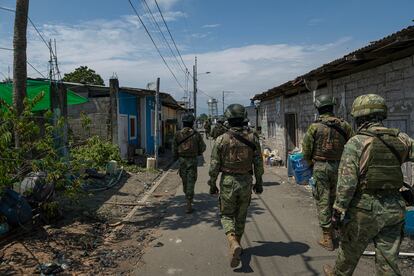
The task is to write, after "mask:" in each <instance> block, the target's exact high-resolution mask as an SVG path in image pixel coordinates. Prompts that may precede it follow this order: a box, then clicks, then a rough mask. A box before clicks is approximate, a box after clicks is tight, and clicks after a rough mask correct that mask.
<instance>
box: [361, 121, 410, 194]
mask: <svg viewBox="0 0 414 276" xmlns="http://www.w3.org/2000/svg"><path fill="white" fill-rule="evenodd" d="M369 132H372V133H375V134H376V135H379V136H380V137H381V138H382V139H383V140H384V141H385V142H386V143H387V144H388V145H390V146H391V147H393V148H394V149H395V150H396V151H397V152H398V153H399V154H400V157H399V158H397V157H396V155H395V154H394V153H393V152H392V151H391V150H390V149H389V148H388V146H387V145H385V144H384V143H383V142H382V141H381V140H380V139H378V138H375V137H374V138H373V139H372V142H371V143H370V144H369V146H368V148H367V150H368V152H366V153H365V155H364V154H363V155H362V156H361V161H362V163H364V162H366V165H364V166H361V173H360V175H361V176H360V180H359V182H360V184H361V188H362V189H363V190H398V189H400V188H401V187H402V186H403V182H404V176H403V173H402V170H401V165H402V164H401V162H400V160H404V156H405V155H406V153H407V147H406V145H404V144H403V143H402V142H401V141H400V140H399V139H398V133H399V131H398V130H397V129H387V128H372V129H370V130H369ZM360 134H363V133H360ZM363 135H364V134H363Z"/></svg>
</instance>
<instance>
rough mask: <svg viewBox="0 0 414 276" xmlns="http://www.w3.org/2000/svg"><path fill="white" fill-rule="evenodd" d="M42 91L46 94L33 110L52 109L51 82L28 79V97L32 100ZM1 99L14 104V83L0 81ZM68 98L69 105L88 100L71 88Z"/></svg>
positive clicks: (68, 91)
mask: <svg viewBox="0 0 414 276" xmlns="http://www.w3.org/2000/svg"><path fill="white" fill-rule="evenodd" d="M42 92H43V93H44V94H45V96H44V97H43V98H42V99H41V100H40V101H39V102H38V103H37V104H36V105H35V106H34V107H33V109H32V111H41V110H48V109H50V83H49V82H46V81H37V80H28V81H27V97H28V98H29V100H32V99H33V98H35V97H36V96H37V95H39V93H42ZM0 99H3V100H4V101H5V102H6V103H7V104H9V105H12V104H13V84H12V83H0ZM67 99H68V105H76V104H83V103H86V102H88V99H86V98H84V97H82V96H80V95H78V94H76V93H75V92H73V91H71V90H69V89H68V90H67Z"/></svg>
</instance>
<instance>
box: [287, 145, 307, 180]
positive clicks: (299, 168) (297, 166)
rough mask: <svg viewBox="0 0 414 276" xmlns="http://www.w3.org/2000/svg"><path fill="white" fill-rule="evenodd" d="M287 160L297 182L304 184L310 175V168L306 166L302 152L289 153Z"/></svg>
mask: <svg viewBox="0 0 414 276" xmlns="http://www.w3.org/2000/svg"><path fill="white" fill-rule="evenodd" d="M289 161H290V162H291V165H292V168H293V173H294V176H295V179H296V183H297V184H305V183H307V182H308V181H309V179H310V178H311V177H312V169H311V168H310V167H309V166H308V163H307V162H306V160H305V159H304V158H303V154H302V153H295V154H292V155H290V157H289Z"/></svg>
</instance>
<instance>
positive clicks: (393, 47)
mask: <svg viewBox="0 0 414 276" xmlns="http://www.w3.org/2000/svg"><path fill="white" fill-rule="evenodd" d="M395 53H401V54H402V55H401V56H399V57H398V58H403V57H404V55H405V56H409V55H412V54H414V26H409V27H407V28H405V29H403V30H401V31H398V32H396V33H394V34H391V35H389V36H386V37H384V38H382V39H380V40H377V41H374V42H371V43H370V44H369V45H367V46H365V47H363V48H360V49H358V50H356V51H353V52H351V53H349V54H347V55H345V56H343V57H342V58H339V59H336V60H334V61H331V62H329V63H327V64H324V65H322V66H320V67H318V68H316V69H314V70H312V71H310V72H308V73H306V74H304V75H302V76H298V77H297V78H296V79H294V80H291V81H288V82H286V83H283V84H281V85H279V86H277V87H274V88H271V89H269V90H267V91H265V92H262V93H260V94H256V95H255V96H254V97H253V98H252V99H253V100H263V99H266V98H270V97H274V96H277V95H280V94H283V93H284V92H286V91H289V90H293V89H295V88H299V87H301V86H305V84H304V80H320V79H331V78H332V77H334V76H337V75H339V74H343V75H346V74H350V73H353V72H357V71H358V70H359V69H363V70H366V69H369V68H370V67H369V66H370V64H371V65H372V66H371V68H372V67H375V66H378V65H380V64H384V63H387V62H390V60H387V59H385V57H387V56H388V55H390V57H391V58H392V56H391V54H395ZM374 61H375V62H374Z"/></svg>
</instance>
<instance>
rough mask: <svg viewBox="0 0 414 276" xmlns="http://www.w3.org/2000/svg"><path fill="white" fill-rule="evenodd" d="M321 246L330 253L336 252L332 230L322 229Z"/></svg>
mask: <svg viewBox="0 0 414 276" xmlns="http://www.w3.org/2000/svg"><path fill="white" fill-rule="evenodd" d="M318 243H319V245H320V246H322V247H323V248H325V249H326V250H328V251H334V249H335V248H334V244H333V240H332V230H331V228H322V237H321V239H320V240H319V241H318Z"/></svg>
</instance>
